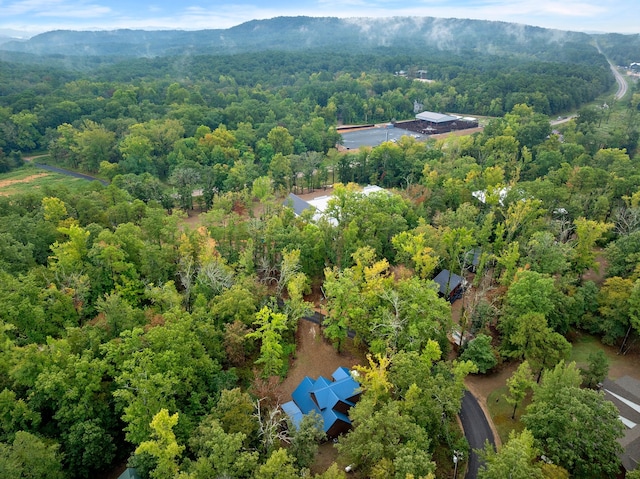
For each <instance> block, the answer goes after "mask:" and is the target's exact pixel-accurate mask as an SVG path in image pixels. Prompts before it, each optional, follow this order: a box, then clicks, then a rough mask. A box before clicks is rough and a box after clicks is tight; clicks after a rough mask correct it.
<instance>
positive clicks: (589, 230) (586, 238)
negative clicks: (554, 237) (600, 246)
mask: <svg viewBox="0 0 640 479" xmlns="http://www.w3.org/2000/svg"><path fill="white" fill-rule="evenodd" d="M573 224H574V225H575V228H576V238H577V239H576V244H575V247H574V254H573V261H572V266H573V270H574V271H575V272H576V273H577V274H578V276H579V277H580V278H582V274H583V273H584V272H585V271H586V270H587V269H589V268H593V269H594V270H596V271H598V263H597V262H596V260H595V258H596V254H595V252H594V249H593V248H594V246H595V244H596V242H597V241H598V240H600V238H601V237H602V236H603V235H604V234H605V233H606V232H607V231H609V230H610V229H611V228H613V224H611V223H602V222H599V221H594V220H587V219H585V218H577V219H576V220H574V222H573Z"/></svg>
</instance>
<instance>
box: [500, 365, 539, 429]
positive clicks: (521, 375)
mask: <svg viewBox="0 0 640 479" xmlns="http://www.w3.org/2000/svg"><path fill="white" fill-rule="evenodd" d="M534 384H535V381H534V378H533V372H532V371H531V367H530V366H529V362H528V361H523V362H522V363H521V364H520V365H519V366H518V369H516V370H515V371H514V372H513V374H512V375H511V377H509V378H508V379H507V387H508V388H509V395H508V396H505V399H506V400H507V402H508V403H509V404H513V414H511V419H515V418H516V409H517V408H518V406H519V405H520V403H521V402H522V400H523V399H524V398H525V396H526V395H527V391H529V390H530V389H531V388H533V385H534Z"/></svg>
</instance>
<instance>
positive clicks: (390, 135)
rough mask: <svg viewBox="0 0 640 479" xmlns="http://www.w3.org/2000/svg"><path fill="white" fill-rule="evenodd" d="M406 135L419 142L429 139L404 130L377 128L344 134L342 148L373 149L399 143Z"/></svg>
mask: <svg viewBox="0 0 640 479" xmlns="http://www.w3.org/2000/svg"><path fill="white" fill-rule="evenodd" d="M404 135H408V136H413V137H414V138H416V139H418V140H420V139H426V138H427V135H422V134H420V133H414V132H412V131H409V130H403V129H402V128H395V127H391V128H388V127H387V128H385V127H375V128H368V129H363V130H356V131H348V132H345V133H342V139H343V143H342V146H343V147H344V148H346V149H347V150H357V149H358V148H360V147H361V146H371V147H373V146H378V145H379V144H380V143H383V142H385V141H398V140H399V139H400V138H401V137H402V136H404Z"/></svg>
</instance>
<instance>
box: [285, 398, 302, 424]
mask: <svg viewBox="0 0 640 479" xmlns="http://www.w3.org/2000/svg"><path fill="white" fill-rule="evenodd" d="M282 410H283V411H284V412H285V414H286V415H287V416H289V418H290V419H291V422H293V425H294V426H295V427H296V428H297V427H300V421H302V416H303V414H302V411H301V410H300V408H299V407H298V406H297V405H296V403H295V402H293V401H289V402H286V403H284V404H283V405H282Z"/></svg>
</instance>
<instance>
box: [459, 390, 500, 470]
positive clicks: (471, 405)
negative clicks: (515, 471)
mask: <svg viewBox="0 0 640 479" xmlns="http://www.w3.org/2000/svg"><path fill="white" fill-rule="evenodd" d="M460 421H461V422H462V428H463V429H464V435H465V437H466V438H467V441H468V442H469V447H470V449H471V456H470V457H469V463H468V465H467V475H466V476H465V478H466V479H476V477H477V476H478V467H479V466H480V458H479V457H478V455H477V454H476V453H475V452H473V450H474V449H482V448H483V447H484V443H485V441H486V440H487V439H488V440H489V442H490V443H491V444H493V446H494V447H495V445H496V443H495V440H494V438H493V432H492V431H491V427H489V422H488V421H487V418H486V416H485V415H484V411H483V410H482V408H481V407H480V405H479V404H478V401H477V400H476V398H474V397H473V394H471V393H470V392H469V391H465V392H464V397H463V398H462V409H461V410H460Z"/></svg>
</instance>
